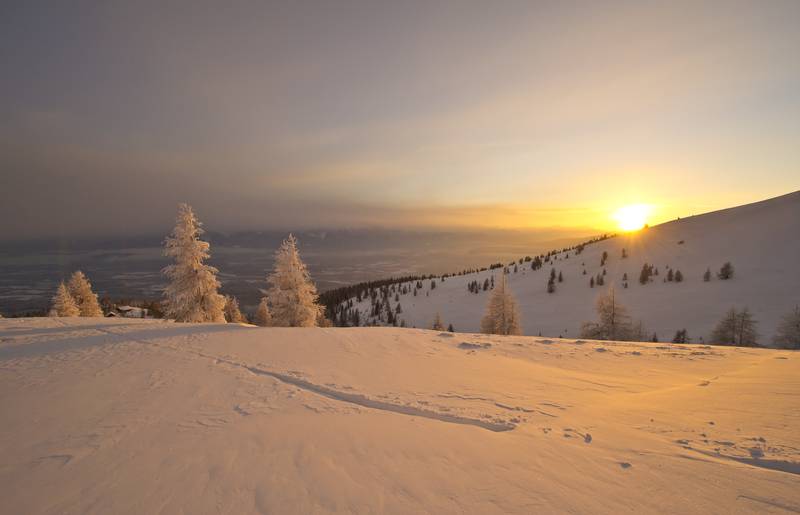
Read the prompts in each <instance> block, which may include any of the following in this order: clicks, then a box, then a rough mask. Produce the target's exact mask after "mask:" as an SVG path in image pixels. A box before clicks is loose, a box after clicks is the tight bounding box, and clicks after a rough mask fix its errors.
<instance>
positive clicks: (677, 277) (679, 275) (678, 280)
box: [675, 270, 683, 283]
mask: <svg viewBox="0 0 800 515" xmlns="http://www.w3.org/2000/svg"><path fill="white" fill-rule="evenodd" d="M675 282H676V283H681V282H683V274H682V273H681V271H680V270H676V271H675Z"/></svg>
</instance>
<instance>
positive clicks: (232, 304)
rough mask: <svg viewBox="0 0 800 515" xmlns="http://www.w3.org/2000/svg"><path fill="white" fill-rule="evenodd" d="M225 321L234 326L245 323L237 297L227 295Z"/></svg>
mask: <svg viewBox="0 0 800 515" xmlns="http://www.w3.org/2000/svg"><path fill="white" fill-rule="evenodd" d="M225 320H227V321H228V322H231V323H234V324H240V323H242V322H245V319H244V317H243V316H242V312H241V310H240V309H239V301H238V300H237V299H236V297H232V296H230V295H225Z"/></svg>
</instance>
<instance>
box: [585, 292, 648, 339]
mask: <svg viewBox="0 0 800 515" xmlns="http://www.w3.org/2000/svg"><path fill="white" fill-rule="evenodd" d="M595 309H596V310H597V314H598V316H599V318H600V319H599V320H598V321H597V322H586V323H584V324H583V326H582V327H581V338H591V339H593V340H631V339H632V337H633V335H634V333H636V332H639V331H636V330H635V329H636V328H634V326H633V324H631V317H630V316H628V311H627V310H626V309H625V307H624V306H623V305H622V304H620V303H619V302H618V301H617V298H616V294H615V293H614V288H609V290H608V293H607V294H605V295H603V296H601V297H600V298H599V299H597V305H596V307H595Z"/></svg>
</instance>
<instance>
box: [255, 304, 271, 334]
mask: <svg viewBox="0 0 800 515" xmlns="http://www.w3.org/2000/svg"><path fill="white" fill-rule="evenodd" d="M254 322H255V323H256V325H259V326H261V327H269V326H271V325H272V314H271V313H270V312H269V306H267V298H266V297H264V298H262V299H261V303H259V305H258V309H257V310H256V317H255V320H254Z"/></svg>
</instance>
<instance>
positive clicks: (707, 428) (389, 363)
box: [0, 234, 800, 514]
mask: <svg viewBox="0 0 800 515" xmlns="http://www.w3.org/2000/svg"><path fill="white" fill-rule="evenodd" d="M683 237H686V238H687V244H689V243H690V242H691V241H692V240H691V239H689V238H690V237H689V236H687V235H686V234H683ZM689 248H691V247H689ZM588 252H589V251H588V249H587V253H588ZM587 257H588V256H587ZM570 259H572V258H570ZM631 259H633V256H632V257H631ZM737 259H740V260H741V261H742V267H743V268H744V270H745V271H746V270H747V266H746V265H745V263H746V261H745V260H744V258H743V257H741V256H739V257H738V258H737ZM587 263H588V259H587ZM612 264H613V260H612ZM611 268H613V267H611ZM687 275H688V274H687ZM539 276H540V277H542V278H545V279H546V275H545V274H539ZM745 277H746V274H745ZM742 280H743V281H744V280H745V279H742ZM539 282H541V281H539ZM712 284H714V283H712ZM733 284H734V285H735V284H736V283H735V282H734V283H733ZM650 286H656V285H650ZM671 286H675V285H671ZM726 286H727V285H726ZM465 289H466V288H465ZM437 291H438V288H437ZM799 399H800V353H798V352H796V351H785V350H773V349H750V348H734V347H721V346H714V347H710V346H703V345H672V344H663V343H662V344H658V343H650V344H648V343H616V342H596V341H581V340H570V339H563V340H562V339H557V338H539V337H525V336H488V335H478V334H459V333H457V334H453V333H446V332H445V333H441V332H438V331H427V330H419V329H395V328H348V329H341V328H272V327H270V328H260V327H253V326H245V325H239V324H176V323H171V322H166V321H160V320H133V319H119V318H118V319H107V318H105V319H104V318H38V319H2V320H0V413H2V421H3V423H2V424H0V456H2V457H3V459H2V464H1V465H0V496H2V498H3V509H2V511H3V512H4V513H26V514H37V513H102V514H112V513H153V514H157V513H165V514H166V513H437V514H438V513H464V512H467V513H559V512H569V513H601V514H602V513H615V514H616V513H656V512H661V513H664V512H666V513H785V512H798V511H800V434H798V432H797V427H798V426H799V425H800V400H799Z"/></svg>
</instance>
